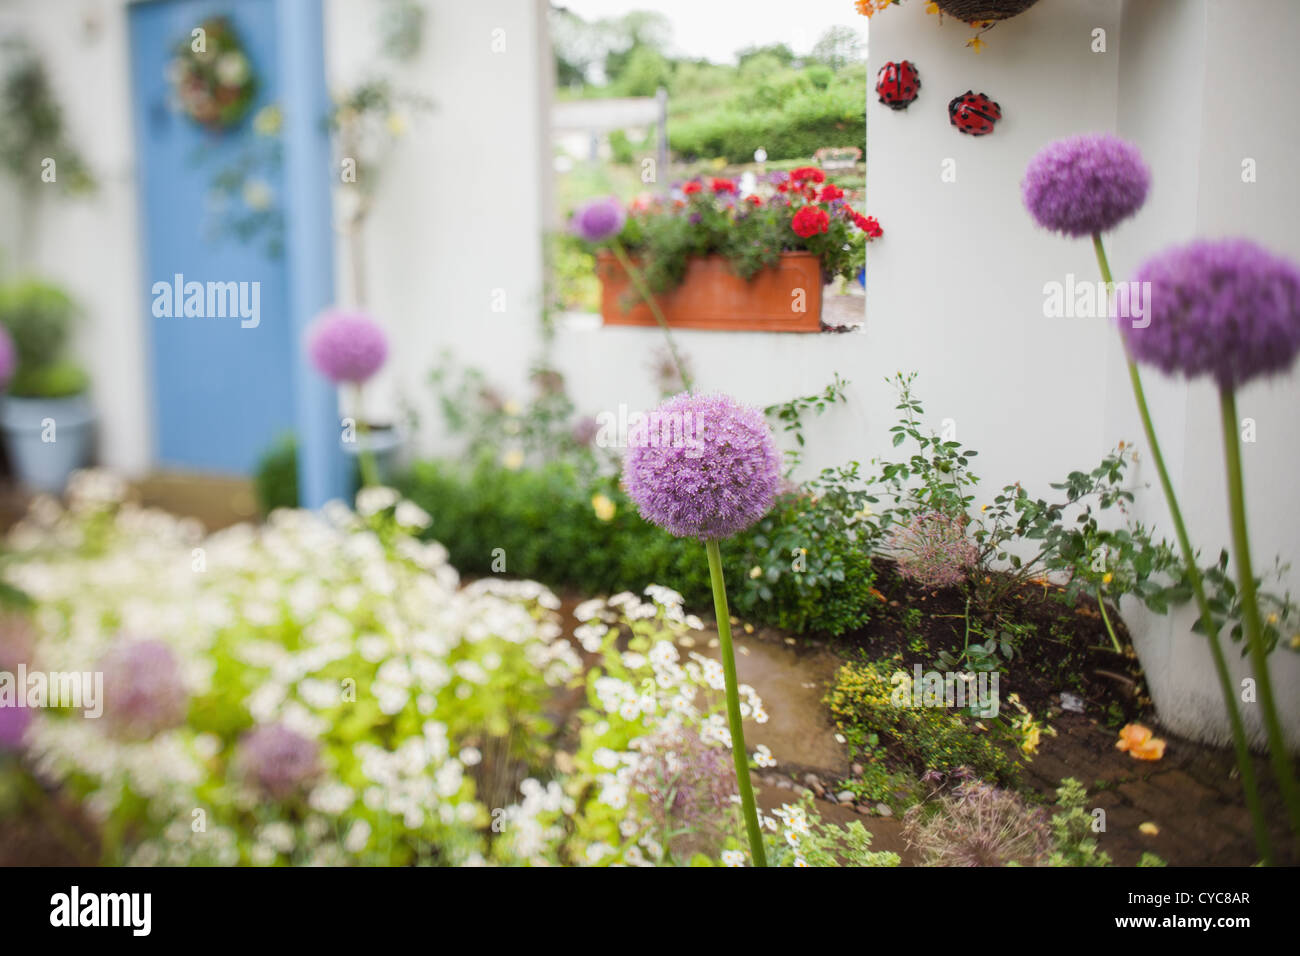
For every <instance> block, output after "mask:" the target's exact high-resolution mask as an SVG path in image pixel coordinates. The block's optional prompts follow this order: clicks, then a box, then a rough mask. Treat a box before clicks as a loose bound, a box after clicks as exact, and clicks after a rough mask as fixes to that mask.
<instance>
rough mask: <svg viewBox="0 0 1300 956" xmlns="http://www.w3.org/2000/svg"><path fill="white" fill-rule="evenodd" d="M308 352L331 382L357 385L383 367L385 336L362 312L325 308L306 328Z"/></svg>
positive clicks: (386, 341)
mask: <svg viewBox="0 0 1300 956" xmlns="http://www.w3.org/2000/svg"><path fill="white" fill-rule="evenodd" d="M307 354H308V355H309V356H310V357H311V361H312V364H313V365H315V366H316V369H317V370H318V371H319V372H320V373H321V374H322V375H324V376H325V377H326V378H328V379H329V380H330V381H331V382H334V383H335V384H341V383H343V382H355V383H358V384H359V383H361V382H364V381H366V379H368V378H370V376H372V375H374V374H375V373H376V372H378V371H379V369H380V368H381V367H382V366H383V364H384V360H385V359H387V358H388V338H387V336H385V335H384V330H383V329H381V328H380V327H379V325H378V323H376V322H375V320H374V319H372V318H371V317H370V316H369V315H367V314H366V313H364V312H343V311H340V310H337V309H327V310H326V311H324V312H322V313H321V314H320V315H319V316H317V317H316V320H315V321H314V322H313V323H312V325H311V328H309V329H308V330H307Z"/></svg>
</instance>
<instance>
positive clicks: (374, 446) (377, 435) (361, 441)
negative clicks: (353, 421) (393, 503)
mask: <svg viewBox="0 0 1300 956" xmlns="http://www.w3.org/2000/svg"><path fill="white" fill-rule="evenodd" d="M339 444H340V447H342V449H343V451H344V452H345V453H346V454H347V455H348V456H350V457H352V458H357V457H359V456H360V454H361V448H362V446H363V445H364V446H365V447H367V448H369V449H370V452H371V454H373V455H374V456H375V468H376V469H377V470H378V472H379V480H380V481H382V482H383V483H384V484H391V483H392V482H393V479H394V478H396V477H397V473H398V471H399V470H400V468H401V458H402V448H403V446H404V445H405V444H406V435H405V434H404V432H403V430H402V429H399V428H376V427H374V426H373V425H372V426H371V428H370V432H369V433H368V434H367V435H366V436H364V437H362V436H361V435H357V440H356V441H355V442H346V441H344V442H340V443H339Z"/></svg>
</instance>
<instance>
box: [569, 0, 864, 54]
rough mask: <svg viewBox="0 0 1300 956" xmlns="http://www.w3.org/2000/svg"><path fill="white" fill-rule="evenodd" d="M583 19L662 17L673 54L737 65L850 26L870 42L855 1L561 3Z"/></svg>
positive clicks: (807, 45) (808, 44)
mask: <svg viewBox="0 0 1300 956" xmlns="http://www.w3.org/2000/svg"><path fill="white" fill-rule="evenodd" d="M557 5H558V6H564V7H567V8H568V9H570V10H572V11H573V12H574V13H576V14H577V15H578V16H580V17H582V19H584V20H600V19H603V18H606V17H618V16H622V15H623V14H624V13H629V12H631V11H632V10H651V11H654V12H657V13H662V14H664V15H665V16H666V17H667V18H668V19H669V21H670V22H671V23H672V26H673V44H672V51H673V52H674V53H678V54H681V55H684V56H690V57H704V58H706V59H709V60H712V61H714V62H715V63H734V62H735V53H736V51H737V50H739V49H741V48H743V47H747V46H762V45H764V44H768V43H787V44H789V45H790V48H791V49H793V50H794V51H795V52H796V53H807V52H808V51H809V50H810V49H812V45H813V44H814V43H816V42H817V38H818V37H820V36H821V35H822V34H823V33H825V32H826V29H827V27H832V26H836V25H841V26H849V27H853V28H854V29H855V30H857V31H858V32H859V33H860V34H861V35H862V37H863V40H864V41H865V40H866V35H867V31H866V23H867V20H866V18H865V17H862V16H859V15H858V13H857V12H856V11H855V10H854V9H853V0H557Z"/></svg>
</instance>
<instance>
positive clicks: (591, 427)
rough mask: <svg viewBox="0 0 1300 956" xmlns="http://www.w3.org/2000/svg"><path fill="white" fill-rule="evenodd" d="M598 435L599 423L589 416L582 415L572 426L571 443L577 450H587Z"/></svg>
mask: <svg viewBox="0 0 1300 956" xmlns="http://www.w3.org/2000/svg"><path fill="white" fill-rule="evenodd" d="M598 434H600V422H598V421H597V420H596V419H595V418H593V417H592V416H590V415H584V416H583V417H582V418H579V419H578V420H577V421H576V422H574V424H573V443H574V444H575V445H577V446H578V447H579V448H587V447H588V446H590V445H591V443H592V442H594V441H595V440H596V436H597V435H598Z"/></svg>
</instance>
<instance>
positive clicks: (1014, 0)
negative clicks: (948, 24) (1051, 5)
mask: <svg viewBox="0 0 1300 956" xmlns="http://www.w3.org/2000/svg"><path fill="white" fill-rule="evenodd" d="M935 2H936V3H938V4H939V9H940V10H942V11H943V12H944V13H946V14H948V16H950V17H952V18H953V19H956V20H960V21H962V22H963V23H976V22H978V21H980V20H1009V19H1010V18H1011V17H1014V16H1016V15H1017V14H1021V13H1024V12H1025V11H1026V10H1028V9H1029V8H1030V7H1032V6H1033V5H1034V4H1035V3H1037V2H1038V0H935Z"/></svg>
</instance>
